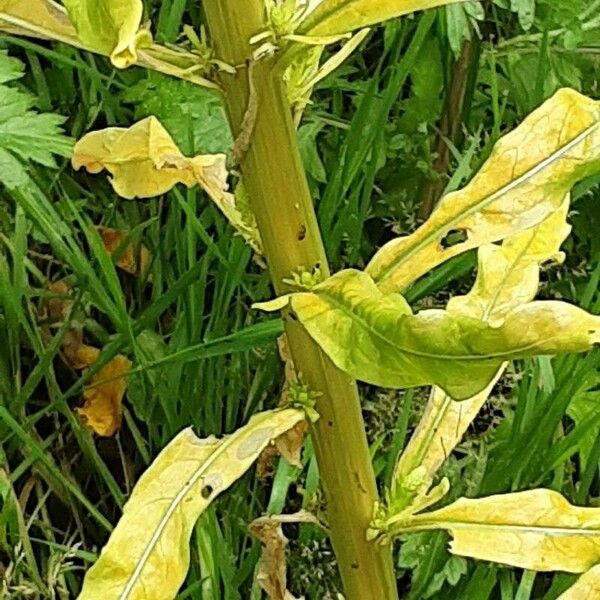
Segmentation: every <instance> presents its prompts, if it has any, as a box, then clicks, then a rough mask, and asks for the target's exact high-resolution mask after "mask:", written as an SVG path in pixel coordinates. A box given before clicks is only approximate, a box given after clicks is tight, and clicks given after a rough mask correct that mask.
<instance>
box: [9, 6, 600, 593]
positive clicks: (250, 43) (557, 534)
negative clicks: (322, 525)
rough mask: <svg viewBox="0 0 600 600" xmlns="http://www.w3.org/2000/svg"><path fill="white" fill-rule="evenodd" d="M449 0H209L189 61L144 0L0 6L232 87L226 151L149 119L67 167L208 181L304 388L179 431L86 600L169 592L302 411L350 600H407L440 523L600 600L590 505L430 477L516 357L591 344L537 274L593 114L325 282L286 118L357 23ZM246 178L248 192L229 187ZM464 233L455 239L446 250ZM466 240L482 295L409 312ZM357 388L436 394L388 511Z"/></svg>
mask: <svg viewBox="0 0 600 600" xmlns="http://www.w3.org/2000/svg"><path fill="white" fill-rule="evenodd" d="M455 1H459V0H455ZM449 3H450V2H448V1H444V0H382V1H379V2H374V1H373V0H320V1H319V0H315V1H310V2H308V3H304V2H301V1H298V0H243V2H242V0H237V1H236V0H205V1H204V2H203V8H204V11H205V16H206V22H207V25H208V28H209V32H210V34H211V43H210V45H208V44H207V43H206V42H205V41H203V40H202V41H201V40H200V39H198V38H197V37H196V36H195V35H193V34H191V33H189V35H190V39H191V40H192V42H193V43H192V49H191V50H190V49H184V48H180V49H177V48H173V47H169V48H165V47H161V46H159V45H157V44H154V43H153V41H152V37H151V33H150V30H149V29H148V28H147V27H146V26H145V25H142V18H143V5H142V2H141V0H64V2H63V4H64V6H65V8H64V9H63V8H62V7H61V6H60V5H58V4H55V3H54V2H52V1H50V0H30V1H27V2H24V1H19V0H4V1H2V0H0V28H1V29H2V30H4V31H9V32H11V33H17V34H22V35H30V36H37V37H41V38H45V39H52V40H58V41H61V42H66V43H69V44H72V45H75V46H77V47H79V48H83V49H87V50H90V51H93V52H97V53H100V54H104V55H106V56H109V57H110V59H111V61H112V62H113V64H114V65H115V66H116V67H118V68H125V67H129V66H131V65H141V66H145V67H147V68H150V69H155V70H158V71H161V72H163V73H167V74H170V75H172V76H175V77H179V78H183V79H186V80H189V81H190V83H191V84H197V85H206V86H208V87H211V88H214V89H215V90H218V91H219V92H220V93H222V94H223V98H224V103H225V106H226V108H227V111H228V115H229V118H230V121H231V125H232V129H233V130H234V131H235V132H236V135H237V138H236V142H235V145H234V148H233V150H232V153H231V156H229V157H227V156H225V155H201V156H195V157H186V156H184V155H183V154H182V153H181V151H180V150H179V149H178V148H177V146H176V145H175V143H174V141H173V140H172V139H171V137H170V136H169V134H168V133H167V131H166V130H165V129H164V128H163V127H162V125H161V124H160V122H159V121H158V120H157V119H155V118H152V117H151V118H148V119H145V120H144V121H142V122H140V123H137V124H135V125H133V126H132V127H131V128H129V129H120V128H110V129H106V130H103V131H99V132H94V133H90V134H88V135H86V136H85V137H84V138H83V139H82V140H80V141H79V143H78V144H77V145H76V147H75V152H74V156H73V165H74V167H75V168H81V167H84V168H86V169H87V170H88V171H90V172H92V173H98V172H100V171H103V170H106V171H108V172H109V173H110V174H111V176H112V179H111V182H112V185H113V187H114V189H115V192H116V193H117V194H118V195H120V196H121V197H123V198H148V197H152V196H156V195H159V194H162V193H165V192H167V191H168V190H170V189H171V188H172V187H173V186H174V185H176V184H177V183H183V184H184V185H186V186H188V187H192V186H195V185H199V186H201V187H202V188H203V189H204V190H205V191H206V193H207V194H208V196H209V197H210V198H211V199H212V200H213V201H214V202H215V203H216V204H217V205H218V206H219V208H220V209H221V210H222V212H223V213H224V214H225V216H226V217H227V218H228V219H229V221H230V222H231V224H232V225H233V226H234V227H236V228H237V229H238V230H239V232H240V234H241V235H243V237H244V238H245V239H246V241H247V242H248V243H249V244H250V245H251V247H252V248H253V249H254V251H255V252H256V253H262V254H263V255H264V259H265V261H266V263H267V265H268V267H269V270H270V273H271V275H272V278H273V285H274V288H275V290H276V292H277V294H278V297H277V298H276V299H275V300H272V301H270V302H266V303H262V304H260V305H258V306H257V308H259V309H262V310H266V311H276V310H282V311H283V312H284V318H285V322H286V332H287V335H288V340H289V344H290V349H291V354H292V358H293V360H294V362H295V363H296V367H297V372H298V373H300V375H299V377H300V381H299V382H297V383H296V385H297V386H304V387H298V389H302V390H304V393H298V394H291V397H292V398H293V399H294V402H293V405H292V406H289V407H285V408H281V409H277V410H274V411H270V412H264V413H260V414H257V415H255V416H254V417H253V418H252V419H251V420H250V422H249V423H248V424H247V425H246V426H245V427H243V428H241V429H240V430H238V431H237V432H236V433H234V434H232V435H230V436H227V437H225V438H222V439H218V440H217V439H214V438H210V439H205V440H200V439H198V438H197V437H196V436H195V435H194V434H193V433H192V432H191V430H185V431H183V432H182V433H180V434H179V435H178V436H177V437H176V438H175V439H174V440H172V441H171V443H170V444H169V445H168V446H167V447H166V448H165V449H164V450H163V451H162V452H161V453H160V455H159V456H158V458H157V459H156V460H155V462H154V463H153V464H152V466H151V467H150V468H149V469H148V470H147V471H146V473H145V474H144V475H143V476H142V477H141V478H140V480H139V482H138V484H137V486H136V487H135V489H134V491H133V493H132V495H131V497H130V499H129V501H128V503H127V504H126V506H125V509H124V512H123V516H122V518H121V521H120V523H119V524H118V525H117V527H116V529H115V530H114V532H113V533H112V535H111V537H110V539H109V541H108V543H107V545H106V547H105V548H104V550H103V551H102V554H101V556H100V558H99V559H98V561H97V562H96V564H95V565H94V566H93V567H92V568H91V569H90V570H89V572H88V574H87V576H86V579H85V582H84V586H83V590H82V592H81V595H80V598H82V599H86V600H87V599H90V600H91V599H97V598H106V599H111V598H115V599H116V598H119V599H126V598H129V599H133V598H136V599H156V600H159V599H160V600H165V599H166V598H173V597H175V595H176V593H177V590H178V589H179V587H180V586H181V584H182V583H183V581H184V579H185V576H186V573H187V569H188V566H189V548H188V543H189V539H190V536H191V532H192V529H193V527H194V525H195V523H196V521H197V519H198V517H199V516H200V514H201V513H202V512H203V511H204V510H205V509H206V507H207V506H208V505H209V504H210V502H211V501H212V500H213V499H214V498H215V497H216V496H217V495H218V494H219V493H221V492H222V491H224V490H225V489H226V488H227V487H229V486H230V485H231V484H232V483H233V482H234V481H235V480H236V479H238V478H239V477H240V476H241V475H242V474H243V473H244V472H245V471H246V470H247V469H249V468H250V466H251V465H252V463H253V462H254V460H256V458H257V457H258V455H259V454H260V452H261V451H262V450H263V449H264V448H265V447H266V446H267V445H269V444H271V443H272V442H273V441H274V440H276V439H278V438H280V436H283V435H285V434H286V432H288V431H289V430H291V429H293V428H294V427H295V426H296V425H297V424H298V423H300V422H302V421H303V420H304V419H305V418H306V415H307V414H308V415H310V416H311V419H310V420H311V421H316V422H314V423H313V425H312V435H313V441H314V445H315V452H316V455H317V458H318V461H319V468H320V475H321V482H322V485H323V487H324V491H325V495H326V500H327V509H328V520H329V528H330V532H331V536H332V541H333V544H334V549H335V551H336V555H337V558H338V564H339V568H340V572H341V575H342V580H343V583H344V587H345V593H346V597H347V598H348V599H349V600H359V599H360V600H367V599H369V598H373V599H374V600H388V599H393V598H395V597H397V592H396V589H395V582H394V578H393V570H392V566H391V561H390V552H389V543H390V541H391V540H392V539H394V537H396V536H399V535H403V534H406V533H410V532H416V531H423V530H435V529H441V530H446V531H448V532H449V533H450V534H451V536H452V540H453V541H452V545H451V550H452V552H454V553H455V554H459V555H461V556H467V557H472V558H476V559H483V560H489V561H494V562H498V563H503V564H508V565H513V566H515V567H519V568H523V569H531V570H539V571H566V572H570V573H583V575H582V577H581V578H580V579H579V580H578V582H577V583H576V584H575V585H574V586H573V587H572V588H571V589H569V590H567V591H566V592H565V593H563V595H562V596H561V597H560V598H561V600H575V599H579V598H596V597H600V592H599V591H598V590H599V589H600V509H597V508H581V507H576V506H572V505H571V504H569V503H568V502H567V500H566V499H565V498H564V497H562V496H561V495H560V494H558V493H557V492H554V491H551V490H545V489H538V490H532V491H525V492H519V493H510V494H505V495H498V496H491V497H486V498H476V499H466V498H460V499H458V500H456V501H455V502H452V503H449V504H448V503H447V502H446V503H444V502H443V500H444V497H445V496H446V495H447V493H448V491H449V483H448V481H447V480H446V479H442V480H441V481H437V480H436V474H437V472H438V470H439V468H440V467H441V465H442V464H443V462H444V460H445V458H446V456H447V455H448V453H449V452H450V451H451V450H452V448H454V447H455V446H456V445H457V444H458V443H459V441H460V440H461V438H462V435H463V434H464V432H465V431H466V429H467V427H468V426H469V424H470V423H471V422H472V421H473V419H474V418H475V416H476V415H477V413H478V412H479V410H480V409H481V407H482V406H483V404H484V403H485V402H486V399H487V398H488V395H489V394H490V392H491V389H492V387H493V385H494V384H495V382H496V381H497V380H498V379H499V378H500V377H501V375H502V373H503V372H504V370H505V369H506V367H507V364H508V362H509V361H511V360H513V359H519V358H526V357H531V356H535V355H554V354H559V353H565V352H586V351H588V350H590V349H591V348H592V347H593V346H594V345H595V344H598V343H599V342H600V317H597V316H593V315H590V314H588V313H586V312H585V311H583V310H581V309H579V308H577V307H575V306H572V305H569V304H567V303H564V302H555V301H536V300H535V296H536V294H537V290H538V284H539V274H540V267H541V265H543V264H545V263H547V262H549V261H560V260H562V258H563V255H562V253H561V251H560V248H561V245H562V243H563V241H564V240H565V238H566V237H567V235H568V234H569V231H570V228H569V225H568V224H567V214H568V211H569V202H570V195H569V194H570V190H571V188H572V187H573V185H574V184H575V183H576V182H578V181H580V180H582V179H583V178H585V177H587V176H589V175H591V174H593V173H595V172H598V171H599V170H600V103H598V102H596V101H593V100H590V99H588V98H586V97H584V96H582V95H580V94H579V93H577V92H575V91H573V90H570V89H563V90H560V91H559V92H557V93H556V94H555V95H554V96H553V97H552V98H550V99H549V100H547V101H546V102H545V103H544V104H543V105H542V106H540V107H539V108H538V109H537V110H535V111H534V112H533V113H532V114H531V115H530V116H529V117H528V118H527V119H525V120H524V122H523V123H522V124H521V125H520V126H519V127H517V128H516V129H515V130H514V131H512V132H511V133H509V134H508V135H506V136H505V137H503V138H502V139H501V140H500V141H499V142H498V143H497V144H496V146H495V147H494V150H493V152H492V154H491V155H490V157H489V159H488V160H487V162H486V163H485V164H484V166H483V168H482V169H481V171H480V172H479V173H478V174H477V175H476V176H475V177H474V178H473V179H472V180H471V182H470V183H469V184H468V185H467V186H466V187H464V188H463V189H461V190H458V191H456V192H453V193H451V194H448V195H446V196H445V197H444V198H443V199H442V200H441V202H440V203H439V205H438V207H437V208H436V210H435V211H434V213H433V214H432V215H431V218H430V219H429V220H428V221H427V222H426V223H425V224H424V225H422V226H421V227H420V228H419V229H417V230H416V231H415V232H414V233H413V234H411V235H408V236H406V237H402V238H399V239H397V240H394V241H392V242H390V243H389V244H387V245H386V246H384V247H383V248H381V249H380V250H379V251H378V252H377V254H376V255H375V256H374V257H373V259H372V260H371V262H370V263H369V264H368V266H367V268H366V269H365V270H364V271H359V270H355V269H347V270H343V271H341V272H339V273H336V274H334V275H331V276H330V275H329V272H328V268H327V263H326V260H325V257H324V253H323V245H322V241H321V238H320V235H319V232H318V228H317V226H316V219H315V217H314V211H313V209H312V204H311V203H310V197H309V194H308V188H307V186H306V181H305V178H304V173H303V171H302V167H301V162H300V160H299V157H298V152H297V146H296V144H295V139H294V128H293V125H294V123H296V124H297V122H298V120H299V119H300V118H301V114H302V109H303V107H304V106H305V105H306V103H307V102H308V101H309V97H310V92H311V90H312V88H313V86H314V85H315V83H316V82H318V81H319V79H320V78H322V77H323V76H324V75H326V74H327V73H329V72H331V71H332V70H333V69H335V68H336V66H337V65H338V64H339V63H340V62H341V61H342V60H343V59H344V58H345V57H346V56H347V55H348V54H350V53H351V52H352V51H353V50H354V49H355V48H356V47H357V46H358V44H359V43H360V41H361V40H362V39H364V37H365V35H366V30H365V28H367V27H369V26H372V25H375V24H376V23H379V22H382V21H384V20H387V19H391V18H396V17H399V16H402V15H404V14H407V13H411V12H413V11H416V10H422V9H428V8H434V7H438V6H441V5H444V4H449ZM334 42H337V43H339V42H342V48H341V50H340V51H339V53H338V54H336V55H334V56H333V58H331V59H329V60H328V61H326V62H325V63H323V64H321V56H322V50H323V47H324V46H326V45H327V44H330V43H334ZM275 154H277V156H275V157H274V156H273V155H275ZM235 178H237V179H238V180H239V179H240V178H241V180H243V183H244V187H243V188H242V187H241V183H240V184H238V188H237V189H236V190H235V191H234V193H232V192H230V191H229V187H228V182H229V181H230V180H231V179H235ZM278 178H279V179H278ZM282 184H287V186H285V185H282ZM248 202H249V204H250V207H249V206H247V203H248ZM299 231H300V232H301V235H300V234H299V233H298V232H299ZM455 231H460V232H461V233H462V234H463V237H462V240H463V241H460V242H458V243H456V244H450V245H449V244H447V243H446V241H447V236H448V234H450V233H451V232H455ZM472 249H477V252H478V268H477V278H476V281H475V284H474V285H473V288H472V289H471V291H470V292H469V293H468V294H466V295H464V296H458V297H454V298H452V299H451V300H450V301H449V302H448V305H447V306H446V308H445V309H444V310H437V309H436V310H422V311H419V312H417V313H414V312H413V311H412V309H411V307H410V306H409V305H408V303H407V301H406V300H405V299H404V297H403V295H402V294H403V292H405V291H406V290H407V289H408V288H409V287H410V286H411V285H412V284H413V283H415V282H416V281H417V280H418V279H419V278H421V277H422V276H423V275H426V274H427V273H428V272H429V271H430V270H431V269H433V268H435V267H437V266H439V265H441V264H442V263H444V262H445V261H447V260H449V259H451V258H453V257H455V256H457V255H459V254H460V253H463V252H466V251H468V250H472ZM317 267H318V268H317ZM354 379H359V380H361V381H365V382H368V383H371V384H374V385H379V386H383V387H389V388H408V387H414V386H432V391H431V396H430V399H429V402H428V404H427V407H426V409H425V413H424V416H423V419H422V421H421V423H420V425H419V426H418V428H417V429H416V431H415V433H414V435H413V437H412V439H411V440H410V442H409V444H408V446H407V447H406V449H405V451H404V452H403V454H402V456H401V457H400V459H399V461H398V464H397V465H396V469H395V473H394V477H393V482H392V484H391V486H390V489H389V490H387V492H386V494H385V496H384V497H383V498H382V499H380V500H378V499H377V496H376V492H375V485H374V477H373V473H372V468H371V465H370V462H369V454H368V447H367V445H366V440H365V436H364V432H362V430H361V429H360V427H362V423H361V418H360V410H359V405H358V395H357V393H356V387H355V384H354V381H353V380H354ZM315 411H316V414H315ZM440 502H441V506H442V507H441V508H433V507H434V505H436V504H438V503H440ZM277 597H279V596H277ZM281 597H282V598H283V596H281ZM286 597H289V596H286Z"/></svg>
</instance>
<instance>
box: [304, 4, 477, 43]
mask: <svg viewBox="0 0 600 600" xmlns="http://www.w3.org/2000/svg"><path fill="white" fill-rule="evenodd" d="M465 1H466V0H377V1H376V2H375V1H374V0H321V2H319V3H317V4H316V7H315V8H314V10H312V11H311V12H310V13H309V15H308V17H307V18H306V20H305V21H304V22H303V23H302V24H301V26H300V33H302V34H305V35H311V36H331V35H340V34H344V33H348V32H350V31H354V30H355V29H362V28H363V27H369V26H371V25H376V24H377V23H382V22H383V21H388V20H389V19H394V18H396V17H401V16H402V15H407V14H410V13H413V12H416V11H419V10H427V9H429V8H436V7H438V6H443V5H445V4H453V3H455V2H465Z"/></svg>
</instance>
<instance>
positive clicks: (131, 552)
mask: <svg viewBox="0 0 600 600" xmlns="http://www.w3.org/2000/svg"><path fill="white" fill-rule="evenodd" d="M303 419H304V413H303V412H302V411H300V410H295V409H282V410H275V411H272V412H265V413H260V414H257V415H255V416H254V417H252V419H251V420H250V422H249V423H248V424H247V425H246V426H245V427H243V428H241V429H239V430H238V431H236V432H235V433H233V434H232V435H230V436H227V437H224V438H223V439H220V440H218V439H216V438H208V439H203V440H201V439H199V438H197V437H196V436H195V435H194V433H193V432H192V430H191V429H185V430H184V431H182V432H181V433H180V434H179V435H178V436H177V437H176V438H175V439H174V440H172V441H171V442H170V443H169V445H168V446H167V447H166V448H165V449H164V450H163V451H162V452H161V453H160V454H159V455H158V457H157V458H156V460H155V461H154V462H153V463H152V465H151V466H150V467H149V468H148V470H147V471H146V472H145V473H144V474H143V475H142V477H141V478H140V480H139V482H138V483H137V485H136V486H135V489H134V490H133V493H132V495H131V497H130V499H129V501H128V502H127V504H126V505H125V508H124V510H123V516H122V517H121V520H120V521H119V524H118V525H117V527H116V528H115V530H114V531H113V533H112V535H111V537H110V539H109V541H108V543H107V544H106V546H105V547H104V549H103V550H102V553H101V555H100V558H99V559H98V561H97V562H96V564H95V565H94V566H93V567H92V568H91V569H90V570H89V571H88V573H87V575H86V578H85V581H84V584H83V589H82V591H81V595H80V596H79V600H98V599H99V598H102V599H103V600H117V599H118V600H166V599H167V598H174V597H175V595H176V594H177V590H178V589H179V587H180V586H181V584H182V583H183V581H184V579H185V576H186V573H187V570H188V567H189V560H190V551H189V541H190V536H191V533H192V529H193V527H194V525H195V523H196V521H197V520H198V517H199V516H200V515H201V514H202V512H203V511H204V510H205V509H206V508H207V507H208V506H209V504H210V503H211V502H212V501H213V500H214V499H215V498H216V497H217V496H218V495H219V494H220V493H221V492H223V491H224V490H226V489H227V488H228V487H229V486H230V485H231V484H233V483H234V482H235V481H236V480H237V479H238V478H239V477H241V476H242V475H243V474H244V473H245V472H246V471H247V470H248V469H249V468H250V466H251V465H252V463H253V462H254V461H255V460H256V458H257V457H258V455H259V454H260V452H261V451H262V450H263V449H264V448H265V446H267V444H269V443H270V442H271V440H273V439H275V438H277V437H278V436H279V435H281V434H282V433H283V432H285V431H286V430H288V429H290V428H292V427H294V425H296V424H297V423H299V422H300V421H302V420H303Z"/></svg>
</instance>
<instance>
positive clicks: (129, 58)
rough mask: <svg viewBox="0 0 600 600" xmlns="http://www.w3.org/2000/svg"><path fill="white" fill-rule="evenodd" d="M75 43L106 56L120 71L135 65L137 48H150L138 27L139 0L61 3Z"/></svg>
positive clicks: (149, 40) (141, 9) (146, 34)
mask: <svg viewBox="0 0 600 600" xmlns="http://www.w3.org/2000/svg"><path fill="white" fill-rule="evenodd" d="M63 4H64V5H65V8H66V9H67V12H68V13H69V18H70V19H71V22H72V23H73V25H74V26H75V29H76V31H77V35H78V37H79V39H80V40H81V41H82V42H83V43H84V44H85V45H86V46H88V47H89V48H91V49H92V50H94V51H96V52H99V53H101V54H107V55H108V56H110V58H111V61H112V63H113V65H115V67H117V68H119V69H124V68H126V67H128V66H130V65H132V64H134V63H135V62H137V58H138V56H137V50H138V48H139V47H148V46H150V45H151V44H152V36H151V35H150V32H149V31H148V30H146V29H143V28H141V27H140V24H141V21H142V16H143V12H144V5H143V4H142V0H63Z"/></svg>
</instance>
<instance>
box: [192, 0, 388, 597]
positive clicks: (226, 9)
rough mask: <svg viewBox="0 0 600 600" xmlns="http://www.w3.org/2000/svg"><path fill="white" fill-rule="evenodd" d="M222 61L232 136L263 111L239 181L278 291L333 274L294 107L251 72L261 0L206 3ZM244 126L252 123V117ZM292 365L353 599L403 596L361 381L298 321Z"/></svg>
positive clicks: (271, 80) (271, 71)
mask: <svg viewBox="0 0 600 600" xmlns="http://www.w3.org/2000/svg"><path fill="white" fill-rule="evenodd" d="M202 5H203V8H204V11H205V14H206V22H207V25H208V29H209V31H210V34H211V37H212V40H213V47H214V49H215V51H216V53H217V56H218V58H220V59H222V60H224V61H226V62H228V63H229V64H232V65H237V66H241V68H239V69H238V71H239V72H238V75H237V76H232V75H228V74H223V75H222V81H221V85H222V88H223V90H224V96H225V104H226V108H227V112H228V115H229V120H230V123H231V126H232V129H233V131H234V133H236V134H239V132H240V129H241V127H242V123H243V122H244V120H245V119H244V116H245V115H246V113H247V108H248V105H249V98H250V95H251V94H250V87H254V89H255V94H256V96H255V100H256V101H257V102H258V112H257V118H256V122H255V123H254V128H253V130H252V135H251V139H250V147H249V149H248V151H247V153H246V154H245V156H243V158H242V160H241V164H240V169H241V173H242V178H243V181H244V184H245V186H246V189H247V191H248V194H249V197H250V199H251V203H252V208H253V209H254V212H255V214H256V220H257V223H258V228H259V230H260V234H261V238H262V241H263V245H264V250H265V255H266V259H267V264H268V268H269V271H270V274H271V277H272V282H273V286H274V288H275V291H276V292H277V293H279V294H280V293H284V292H286V291H289V290H288V289H287V288H286V286H285V284H284V283H283V279H284V278H286V277H290V275H291V274H292V273H293V272H294V271H297V270H298V269H300V268H303V269H306V270H310V269H312V268H314V267H315V266H318V267H319V268H320V269H321V272H322V273H323V274H325V275H326V274H328V265H327V259H326V256H325V251H324V248H323V241H322V239H321V235H320V232H319V228H318V225H317V220H316V216H315V212H314V208H313V204H312V199H311V196H310V191H309V188H308V183H307V181H306V175H305V172H304V168H303V165H302V160H301V157H300V154H299V152H298V146H297V141H296V132H295V128H294V124H293V120H292V114H291V109H290V106H289V103H288V100H287V97H286V93H285V87H284V83H283V81H282V78H281V76H280V75H281V74H280V73H278V70H277V68H276V67H275V64H274V61H273V60H272V59H266V60H261V61H260V62H258V63H256V64H255V65H254V67H253V68H252V69H251V77H252V83H253V85H252V86H250V85H249V73H248V69H246V68H244V67H243V65H245V64H246V63H247V61H248V60H250V58H251V55H252V52H251V48H250V46H249V43H248V40H249V39H250V38H251V37H252V36H253V35H255V34H256V33H258V32H260V31H261V30H264V28H265V15H264V3H263V0H204V1H203V3H202ZM246 121H247V119H246ZM284 319H285V323H286V333H287V337H288V343H289V347H290V351H291V354H292V357H293V360H294V364H295V366H296V369H297V371H298V373H299V374H300V377H301V379H302V382H303V383H305V384H307V385H308V386H309V387H310V389H311V390H313V391H316V392H319V393H320V394H321V395H320V397H319V399H318V401H317V407H316V408H317V411H318V412H319V414H320V419H319V420H318V422H317V423H316V424H315V425H314V427H313V429H312V436H313V442H314V447H315V453H316V457H317V461H318V465H319V472H320V477H321V484H322V487H323V490H324V494H325V500H326V502H327V515H328V522H329V527H330V531H331V539H332V543H333V548H334V551H335V553H336V557H337V561H338V566H339V569H340V574H341V577H342V581H343V585H344V591H345V595H346V598H347V600H371V599H372V600H393V599H394V598H397V591H396V583H395V577H394V570H393V565H392V560H391V553H390V549H389V548H384V547H381V546H376V545H374V544H373V543H371V542H368V541H367V539H366V530H367V527H368V524H369V522H370V520H371V516H372V513H373V506H374V503H375V501H376V500H377V488H376V484H375V477H374V473H373V468H372V464H371V458H370V454H369V447H368V443H367V439H366V435H365V430H364V423H363V420H362V414H361V409H360V400H359V396H358V391H357V388H356V384H355V382H354V381H353V380H352V379H351V378H350V377H348V376H347V375H345V374H344V373H342V372H341V371H340V370H339V369H337V368H336V367H335V366H334V365H333V363H332V362H331V361H330V360H329V359H328V358H327V356H325V354H324V353H323V352H322V351H321V349H320V348H319V347H318V346H317V344H316V343H315V342H314V341H313V340H312V339H311V338H310V337H309V336H308V334H307V333H306V332H305V330H304V329H303V328H302V327H301V326H300V324H299V323H297V322H296V321H295V320H294V318H293V317H292V316H291V315H289V314H286V315H284Z"/></svg>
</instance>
